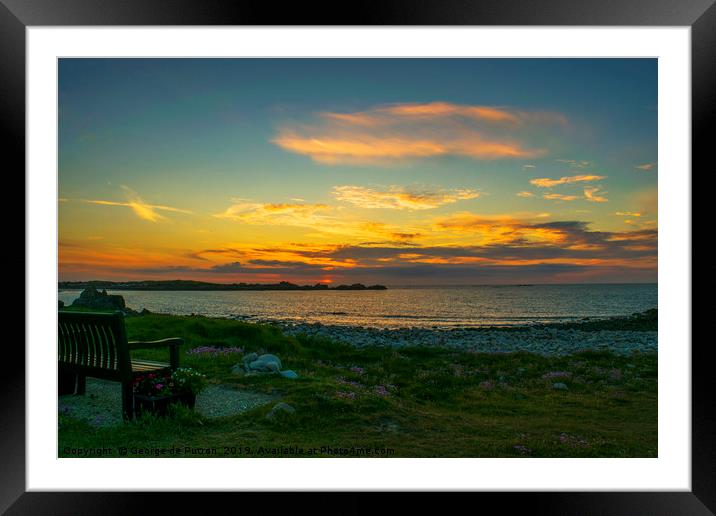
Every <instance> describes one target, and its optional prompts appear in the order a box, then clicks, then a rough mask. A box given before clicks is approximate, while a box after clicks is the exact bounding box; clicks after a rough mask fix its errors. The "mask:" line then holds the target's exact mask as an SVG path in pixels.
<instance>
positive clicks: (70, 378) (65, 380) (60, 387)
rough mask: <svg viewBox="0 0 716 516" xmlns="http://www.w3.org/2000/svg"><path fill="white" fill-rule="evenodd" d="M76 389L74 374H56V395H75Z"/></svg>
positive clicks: (75, 376)
mask: <svg viewBox="0 0 716 516" xmlns="http://www.w3.org/2000/svg"><path fill="white" fill-rule="evenodd" d="M76 389H77V375H76V374H75V373H67V372H65V371H59V372H58V374H57V394H58V395H59V396H62V395H64V394H75V392H77V391H76Z"/></svg>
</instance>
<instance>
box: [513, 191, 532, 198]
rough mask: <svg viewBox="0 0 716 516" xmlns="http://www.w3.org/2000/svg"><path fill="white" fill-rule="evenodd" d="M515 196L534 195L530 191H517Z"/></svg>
mask: <svg viewBox="0 0 716 516" xmlns="http://www.w3.org/2000/svg"><path fill="white" fill-rule="evenodd" d="M517 196H518V197H534V196H535V194H533V193H532V192H527V191H522V192H517Z"/></svg>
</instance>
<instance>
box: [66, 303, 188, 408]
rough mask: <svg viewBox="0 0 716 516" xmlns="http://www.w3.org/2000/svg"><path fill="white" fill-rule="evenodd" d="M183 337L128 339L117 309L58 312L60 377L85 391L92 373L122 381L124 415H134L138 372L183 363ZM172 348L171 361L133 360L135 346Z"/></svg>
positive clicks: (162, 368)
mask: <svg viewBox="0 0 716 516" xmlns="http://www.w3.org/2000/svg"><path fill="white" fill-rule="evenodd" d="M183 343H184V341H183V339H179V338H170V339H162V340H156V341H151V342H128V341H127V333H126V332H125V328H124V316H123V315H122V313H121V312H116V313H93V312H71V311H59V312H58V343H57V355H58V378H60V381H62V380H65V381H66V380H67V378H68V377H69V378H71V381H72V382H73V383H74V385H73V388H72V389H71V390H72V391H73V392H75V393H77V394H84V393H85V379H86V377H88V376H91V377H93V378H102V379H105V380H113V381H116V382H120V383H121V384H122V415H123V416H124V418H125V419H132V418H134V394H133V392H132V381H133V379H134V378H135V377H136V376H137V375H142V374H146V373H151V372H163V371H173V370H175V369H176V368H177V367H179V346H180V345H181V344H183ZM165 347H168V348H169V363H166V362H155V361H151V360H133V359H132V358H131V356H130V351H133V350H135V349H149V348H165Z"/></svg>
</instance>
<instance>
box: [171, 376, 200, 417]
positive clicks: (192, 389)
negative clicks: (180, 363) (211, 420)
mask: <svg viewBox="0 0 716 516" xmlns="http://www.w3.org/2000/svg"><path fill="white" fill-rule="evenodd" d="M171 382H172V386H173V390H174V393H175V394H177V396H179V401H180V402H181V403H183V404H185V405H186V406H188V407H189V408H194V404H195V403H196V395H197V394H199V393H200V392H201V391H203V390H204V388H206V377H205V376H204V375H203V374H201V373H200V372H198V371H196V370H194V369H191V368H190V367H180V368H178V369H177V370H176V371H174V372H173V373H172V376H171Z"/></svg>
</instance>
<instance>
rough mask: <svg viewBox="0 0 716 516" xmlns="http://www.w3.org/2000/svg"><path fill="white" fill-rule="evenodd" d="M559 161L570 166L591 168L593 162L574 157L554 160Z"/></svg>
mask: <svg viewBox="0 0 716 516" xmlns="http://www.w3.org/2000/svg"><path fill="white" fill-rule="evenodd" d="M555 161H558V162H559V163H564V164H565V165H569V166H570V167H572V168H591V167H593V166H594V162H592V161H588V160H579V161H578V160H576V159H558V160H555Z"/></svg>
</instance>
